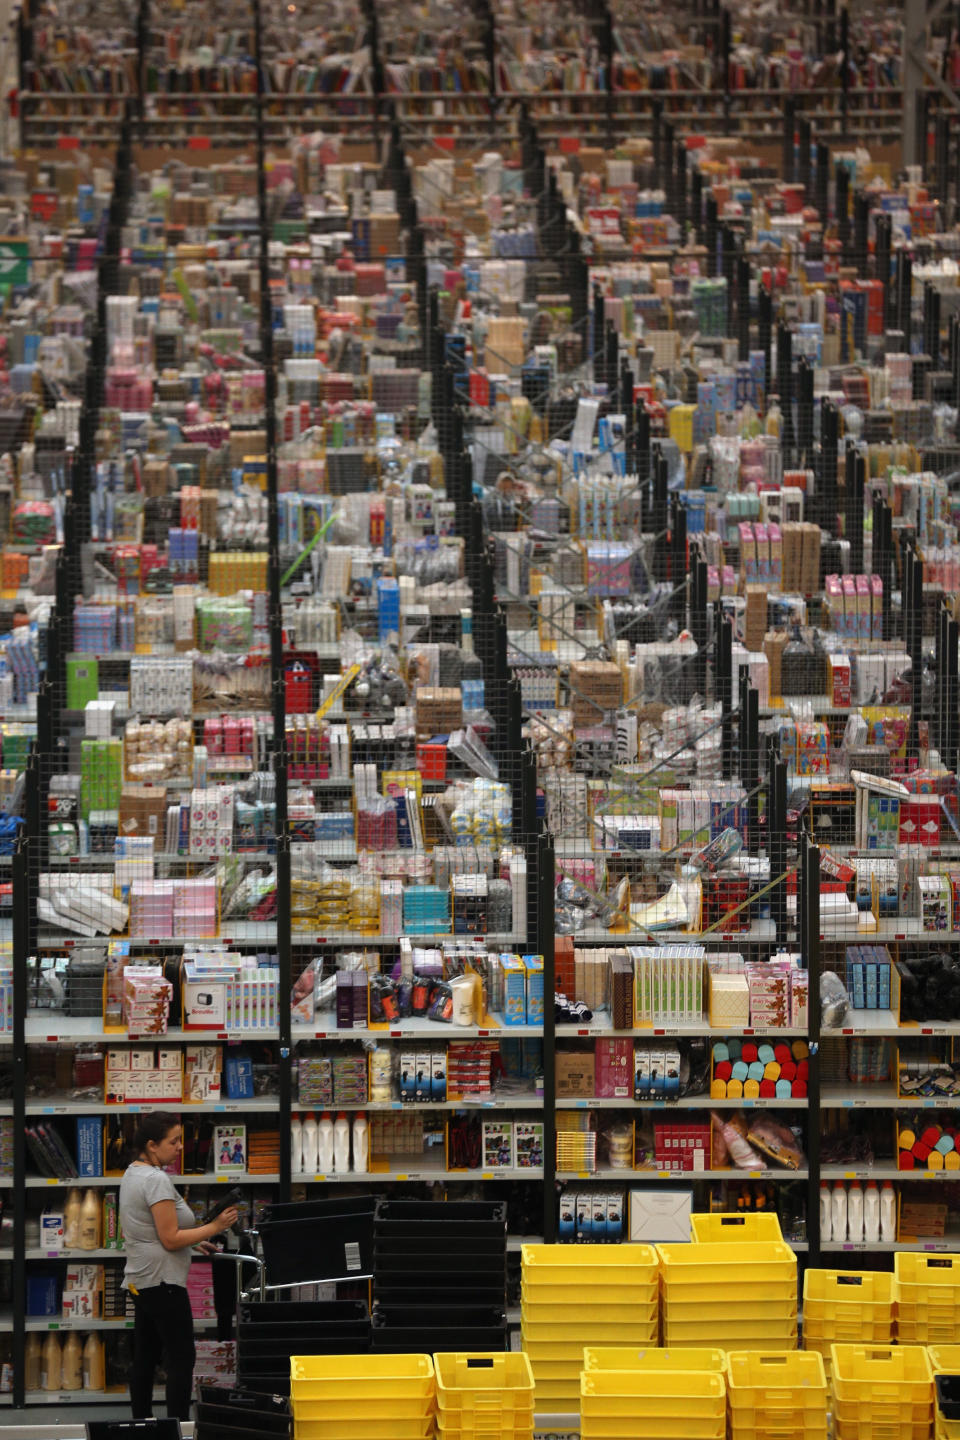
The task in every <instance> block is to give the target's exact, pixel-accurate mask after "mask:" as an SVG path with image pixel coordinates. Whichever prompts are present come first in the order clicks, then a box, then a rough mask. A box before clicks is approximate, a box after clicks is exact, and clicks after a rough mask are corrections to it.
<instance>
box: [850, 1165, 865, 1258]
mask: <svg viewBox="0 0 960 1440" xmlns="http://www.w3.org/2000/svg"><path fill="white" fill-rule="evenodd" d="M847 1239H848V1240H849V1241H850V1243H851V1244H852V1245H862V1244H863V1190H862V1189H861V1186H860V1181H859V1180H854V1182H853V1184H852V1185H851V1186H850V1189H849V1190H848V1191H847Z"/></svg>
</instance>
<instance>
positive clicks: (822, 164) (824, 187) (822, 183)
mask: <svg viewBox="0 0 960 1440" xmlns="http://www.w3.org/2000/svg"><path fill="white" fill-rule="evenodd" d="M816 194H817V198H816V206H817V213H818V215H819V216H820V224H821V225H822V226H823V230H824V233H826V229H827V226H828V225H829V223H830V151H829V150H828V149H827V147H826V145H825V144H824V143H823V141H822V140H818V141H817V184H816Z"/></svg>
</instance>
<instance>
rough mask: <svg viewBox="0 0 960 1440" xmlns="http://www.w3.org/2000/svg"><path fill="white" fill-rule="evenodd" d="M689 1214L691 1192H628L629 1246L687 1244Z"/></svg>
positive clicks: (657, 1190) (690, 1209)
mask: <svg viewBox="0 0 960 1440" xmlns="http://www.w3.org/2000/svg"><path fill="white" fill-rule="evenodd" d="M692 1211H693V1191H692V1190H662V1189H659V1188H658V1189H656V1190H631V1191H630V1243H631V1244H635V1245H636V1244H642V1245H664V1244H667V1243H669V1242H671V1241H681V1242H684V1243H685V1242H688V1241H689V1239H690V1215H691V1213H692Z"/></svg>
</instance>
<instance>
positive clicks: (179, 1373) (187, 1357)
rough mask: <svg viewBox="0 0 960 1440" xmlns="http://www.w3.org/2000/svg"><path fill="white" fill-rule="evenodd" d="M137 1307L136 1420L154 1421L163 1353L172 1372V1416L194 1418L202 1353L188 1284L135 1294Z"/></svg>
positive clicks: (169, 1383)
mask: <svg viewBox="0 0 960 1440" xmlns="http://www.w3.org/2000/svg"><path fill="white" fill-rule="evenodd" d="M133 1308H134V1316H135V1319H134V1326H133V1374H132V1375H131V1377H130V1402H131V1405H132V1408H133V1418H134V1420H149V1419H150V1418H151V1417H152V1415H153V1374H154V1371H155V1370H156V1368H157V1364H158V1363H159V1360H160V1357H161V1355H162V1356H163V1365H164V1369H165V1370H166V1372H167V1414H168V1415H170V1416H174V1417H176V1419H178V1420H189V1419H190V1394H191V1391H192V1390H193V1364H194V1361H195V1360H196V1357H197V1352H196V1347H195V1346H194V1343H193V1315H192V1314H191V1311H190V1299H189V1296H188V1295H187V1292H186V1289H185V1288H184V1286H183V1285H151V1286H150V1287H149V1289H147V1290H141V1291H140V1293H139V1294H138V1295H134V1297H133Z"/></svg>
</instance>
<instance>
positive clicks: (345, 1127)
mask: <svg viewBox="0 0 960 1440" xmlns="http://www.w3.org/2000/svg"><path fill="white" fill-rule="evenodd" d="M333 1168H334V1170H335V1171H336V1172H337V1174H338V1175H346V1173H347V1171H348V1170H349V1169H350V1121H349V1120H348V1119H347V1117H346V1115H344V1113H343V1111H342V1110H341V1111H340V1114H339V1115H338V1116H337V1123H336V1124H335V1125H334V1127H333Z"/></svg>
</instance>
